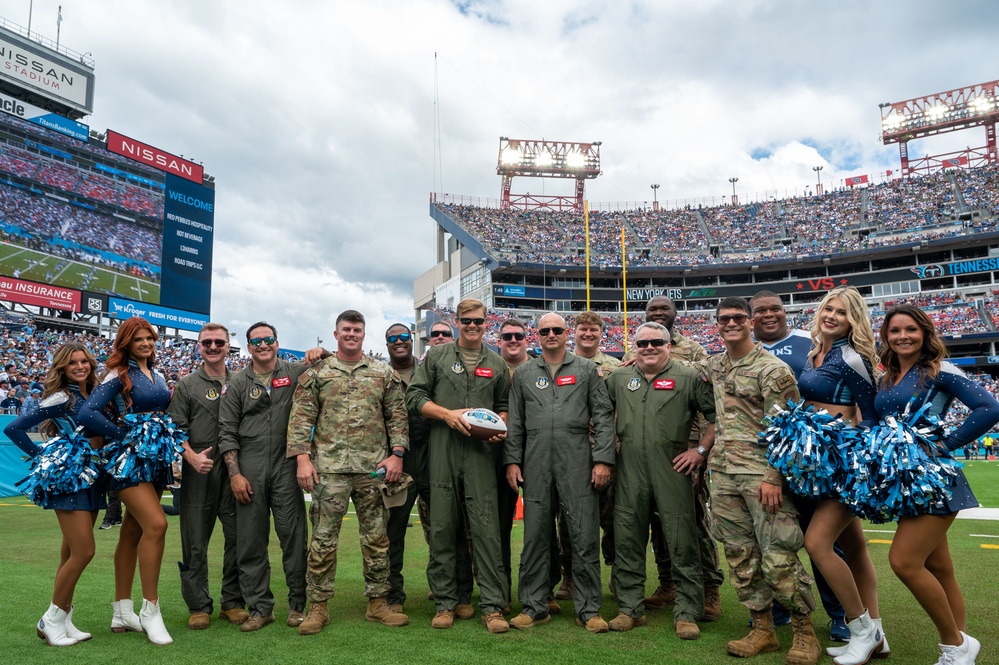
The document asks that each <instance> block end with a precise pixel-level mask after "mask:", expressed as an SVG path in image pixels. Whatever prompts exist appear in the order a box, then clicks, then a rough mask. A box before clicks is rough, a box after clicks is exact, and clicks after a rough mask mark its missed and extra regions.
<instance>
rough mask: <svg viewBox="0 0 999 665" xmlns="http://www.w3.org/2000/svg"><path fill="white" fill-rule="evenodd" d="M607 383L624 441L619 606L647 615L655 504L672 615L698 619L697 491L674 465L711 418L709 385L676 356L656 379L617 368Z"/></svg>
mask: <svg viewBox="0 0 999 665" xmlns="http://www.w3.org/2000/svg"><path fill="white" fill-rule="evenodd" d="M607 388H608V390H609V392H610V397H611V400H612V401H613V403H614V407H615V412H616V415H617V435H618V438H619V439H620V440H621V452H620V454H619V455H618V468H617V473H618V482H619V485H618V488H617V496H616V504H615V506H614V538H615V550H616V553H617V561H616V563H615V566H614V571H613V579H614V581H615V585H616V587H617V596H618V602H619V605H620V610H621V612H623V613H624V614H627V615H628V616H630V617H631V618H633V619H637V618H639V617H641V616H642V615H643V614H644V609H645V608H644V604H643V599H644V597H645V569H646V565H645V556H646V554H645V553H646V547H647V542H648V541H647V535H646V534H647V533H648V531H647V530H648V527H649V524H650V522H651V517H652V510H653V507H655V508H656V509H658V511H659V514H660V520H661V521H662V524H663V526H664V527H665V529H666V530H667V531H668V533H669V535H670V537H669V539H668V540H667V544H668V547H669V548H670V550H671V553H672V555H673V557H672V561H673V568H674V572H675V573H676V576H677V594H676V595H677V598H676V607H675V608H674V618H675V619H676V620H677V621H697V620H698V619H699V618H700V616H701V613H702V612H703V610H704V586H703V576H702V575H701V562H700V556H699V553H698V543H697V541H698V537H697V535H698V534H697V525H696V521H695V511H694V503H695V500H694V492H693V487H692V485H691V479H690V477H689V476H687V475H685V474H683V473H680V472H679V471H676V470H675V469H674V468H673V458H675V457H676V456H677V455H679V454H680V453H681V452H683V451H684V450H686V449H687V442H688V440H689V438H690V428H691V425H692V424H693V421H694V417H695V416H696V415H697V414H698V413H701V414H704V415H705V416H706V421H707V422H713V421H714V412H715V404H714V400H713V398H712V395H711V388H710V386H708V384H707V382H706V381H704V380H703V378H702V377H701V374H700V372H698V371H697V370H695V369H693V368H691V367H688V366H686V365H683V364H681V363H680V362H678V361H676V360H673V359H670V360H669V362H667V363H666V366H665V367H663V369H662V370H660V371H659V373H658V374H657V375H656V376H655V377H653V379H652V380H649V379H647V378H646V377H645V375H644V374H643V373H642V371H641V369H639V367H638V366H637V365H634V366H631V367H628V368H625V369H620V370H617V371H616V372H614V373H613V374H611V376H610V379H608V381H607Z"/></svg>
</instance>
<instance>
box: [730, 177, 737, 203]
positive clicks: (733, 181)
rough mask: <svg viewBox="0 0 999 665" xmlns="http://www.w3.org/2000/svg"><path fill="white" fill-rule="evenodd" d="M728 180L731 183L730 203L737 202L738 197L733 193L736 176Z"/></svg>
mask: <svg viewBox="0 0 999 665" xmlns="http://www.w3.org/2000/svg"><path fill="white" fill-rule="evenodd" d="M728 181H729V182H730V183H732V205H735V204H737V203H738V202H739V198H738V197H737V196H736V195H735V183H737V182H739V179H738V178H729V179H728Z"/></svg>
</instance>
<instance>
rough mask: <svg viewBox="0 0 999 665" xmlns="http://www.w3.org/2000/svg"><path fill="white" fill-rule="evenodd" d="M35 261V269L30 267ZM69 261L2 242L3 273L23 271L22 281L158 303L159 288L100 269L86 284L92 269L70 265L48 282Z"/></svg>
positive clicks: (149, 283)
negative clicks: (60, 264)
mask: <svg viewBox="0 0 999 665" xmlns="http://www.w3.org/2000/svg"><path fill="white" fill-rule="evenodd" d="M32 261H35V262H36V263H35V265H34V266H33V267H32V268H28V265H29V264H30V263H31V262H32ZM65 262H66V259H62V258H60V257H58V256H52V255H51V254H45V253H43V252H37V251H34V250H31V249H26V248H24V247H21V246H20V245H12V244H9V243H5V242H0V273H2V274H4V275H13V274H14V271H15V270H20V271H21V272H20V278H21V279H27V280H31V281H34V282H41V283H43V284H53V285H56V286H65V287H69V288H72V289H86V290H88V291H95V292H97V293H111V294H119V295H120V296H121V297H123V298H128V299H130V300H138V301H140V302H148V303H154V304H155V303H159V301H160V285H159V284H156V283H154V282H150V281H148V280H146V279H142V278H138V277H135V276H133V275H126V274H124V273H121V272H118V271H116V270H109V269H107V268H98V269H97V272H96V274H95V276H94V279H93V280H92V281H90V282H89V283H87V282H86V279H85V276H86V275H87V274H88V273H89V272H90V269H91V267H92V266H91V265H90V264H87V263H81V262H78V261H71V262H69V264H68V265H65V266H63V267H62V268H60V270H59V272H58V273H57V274H55V275H52V276H51V277H50V278H46V275H47V274H48V273H49V272H50V271H51V270H52V269H53V268H54V267H55V266H56V265H57V264H59V263H65Z"/></svg>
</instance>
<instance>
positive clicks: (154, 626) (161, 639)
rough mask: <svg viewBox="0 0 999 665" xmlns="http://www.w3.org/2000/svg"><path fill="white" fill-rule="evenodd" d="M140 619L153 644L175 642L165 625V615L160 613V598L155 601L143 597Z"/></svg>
mask: <svg viewBox="0 0 999 665" xmlns="http://www.w3.org/2000/svg"><path fill="white" fill-rule="evenodd" d="M139 621H140V622H141V623H142V628H143V629H144V630H145V631H146V637H148V638H149V641H150V642H152V643H153V644H173V638H172V637H170V633H168V632H167V629H166V626H165V625H163V615H162V614H160V603H159V599H157V600H156V602H155V603H153V602H150V601H148V600H146V599H145V598H143V599H142V611H140V612H139Z"/></svg>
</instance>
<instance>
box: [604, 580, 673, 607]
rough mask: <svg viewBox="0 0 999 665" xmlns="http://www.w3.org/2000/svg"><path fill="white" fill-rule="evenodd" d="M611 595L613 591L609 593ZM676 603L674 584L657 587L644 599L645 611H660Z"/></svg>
mask: <svg viewBox="0 0 999 665" xmlns="http://www.w3.org/2000/svg"><path fill="white" fill-rule="evenodd" d="M611 592H612V593H613V590H612V591H611ZM675 602H676V582H670V583H669V584H667V585H666V586H663V585H661V584H660V585H659V587H658V588H656V590H655V591H654V592H653V593H652V595H651V596H649V597H648V598H646V599H645V609H647V610H661V609H663V608H665V607H667V606H669V605H672V604H673V603H675Z"/></svg>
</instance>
